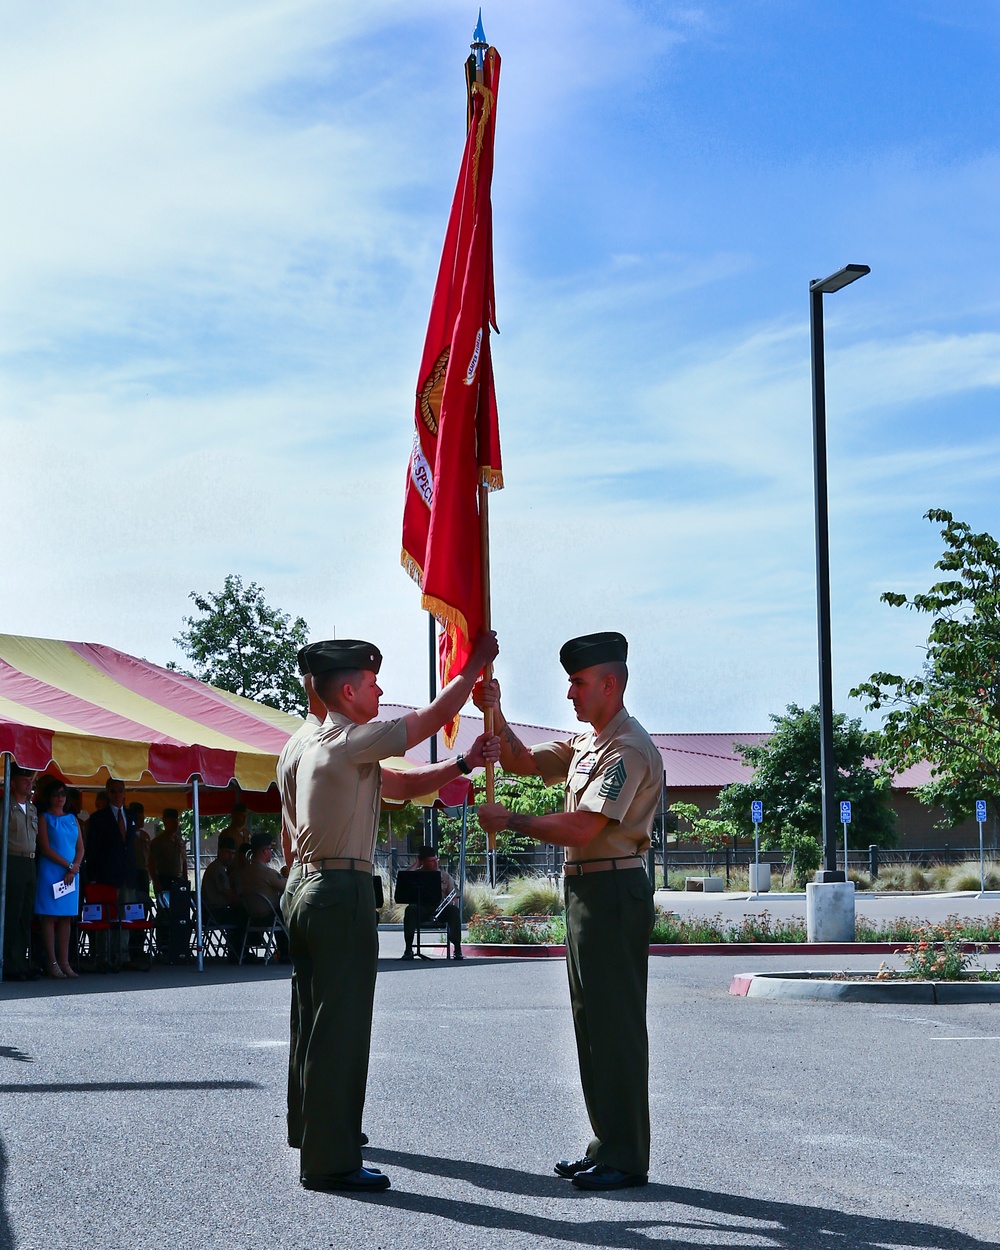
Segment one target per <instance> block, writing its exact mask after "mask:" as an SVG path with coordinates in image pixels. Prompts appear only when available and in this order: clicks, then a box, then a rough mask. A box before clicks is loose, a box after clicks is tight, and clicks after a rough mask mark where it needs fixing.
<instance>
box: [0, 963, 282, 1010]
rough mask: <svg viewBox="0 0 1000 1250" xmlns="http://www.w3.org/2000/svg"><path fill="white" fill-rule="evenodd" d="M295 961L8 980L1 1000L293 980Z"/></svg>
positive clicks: (160, 967)
mask: <svg viewBox="0 0 1000 1250" xmlns="http://www.w3.org/2000/svg"><path fill="white" fill-rule="evenodd" d="M291 976H292V965H291V964H277V965H274V964H268V965H267V967H264V966H263V965H261V964H244V965H243V966H242V967H241V966H240V965H239V964H227V963H221V964H208V965H206V967H205V971H204V972H199V971H198V969H197V968H196V967H194V966H193V965H190V964H179V965H174V966H172V967H170V966H158V965H154V966H153V968H152V969H151V970H150V971H149V972H118V973H108V972H87V973H84V974H82V975H81V976H80V977H79V979H78V980H76V981H50V980H42V981H29V982H26V983H25V982H21V981H4V982H3V984H2V985H0V1002H9V1003H15V1002H18V1001H19V1000H20V1001H28V1000H29V999H33V998H72V997H75V996H77V995H80V994H131V993H134V992H136V991H138V990H179V989H185V988H187V987H194V988H197V987H200V986H204V985H239V984H242V983H244V982H246V983H250V982H263V981H290V980H291Z"/></svg>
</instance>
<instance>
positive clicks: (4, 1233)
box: [0, 1141, 15, 1250]
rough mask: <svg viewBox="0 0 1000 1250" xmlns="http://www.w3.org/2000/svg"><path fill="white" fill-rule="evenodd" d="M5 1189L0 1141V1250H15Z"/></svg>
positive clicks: (5, 1155)
mask: <svg viewBox="0 0 1000 1250" xmlns="http://www.w3.org/2000/svg"><path fill="white" fill-rule="evenodd" d="M6 1187H7V1151H6V1150H4V1146H3V1141H0V1250H15V1242H14V1231H13V1229H12V1228H11V1226H10V1220H9V1219H8V1217H7V1200H6V1197H5V1195H4V1191H5V1189H6Z"/></svg>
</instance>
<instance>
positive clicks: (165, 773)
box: [0, 634, 472, 815]
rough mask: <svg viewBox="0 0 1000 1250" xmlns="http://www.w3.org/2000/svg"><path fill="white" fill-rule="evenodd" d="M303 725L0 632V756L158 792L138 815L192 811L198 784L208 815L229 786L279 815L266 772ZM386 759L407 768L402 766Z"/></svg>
mask: <svg viewBox="0 0 1000 1250" xmlns="http://www.w3.org/2000/svg"><path fill="white" fill-rule="evenodd" d="M398 710H401V709H397V711H398ZM301 724H302V721H301V719H300V718H299V717H298V716H291V715H289V714H288V713H287V712H279V711H278V710H277V709H276V708H272V707H267V706H266V705H265V704H263V703H255V702H254V701H253V700H252V699H245V698H243V697H242V696H241V695H238V694H230V693H229V691H228V690H219V689H218V688H217V687H215V686H209V685H206V684H205V683H204V682H201V681H196V680H195V679H194V678H193V677H185V676H184V675H183V674H182V673H176V672H174V671H173V670H171V669H169V668H161V667H160V666H159V665H158V664H150V662H149V661H148V660H140V659H137V658H136V657H135V656H134V655H126V654H125V652H124V651H118V650H116V649H115V648H114V647H106V646H103V645H101V644H99V643H92V642H58V641H56V640H55V639H53V638H25V637H21V636H19V635H15V634H0V754H2V753H3V752H9V753H10V755H11V756H12V758H13V759H14V760H15V761H16V763H18V764H20V765H21V767H22V768H31V769H34V770H36V771H39V772H44V771H47V772H50V773H58V774H59V775H60V776H62V777H63V778H64V779H65V780H66V781H68V782H70V783H71V784H72V785H77V786H88V785H89V786H92V787H100V786H103V784H104V782H105V781H106V780H107V779H108V777H110V776H113V777H118V778H120V779H121V780H122V781H126V782H130V783H132V784H131V786H130V792H131V793H132V794H133V795H135V797H140V796H139V795H136V794H135V792H137V791H142V790H144V789H146V788H149V789H150V790H155V791H156V793H155V797H154V795H153V794H150V795H148V796H145V795H144V796H141V797H143V800H144V802H145V804H146V809H147V815H154V814H158V813H159V812H160V811H162V809H163V807H164V806H166V807H184V806H190V800H189V796H188V793H187V788H188V786H189V785H190V782H191V780H192V778H193V777H195V776H198V777H199V778H200V779H201V785H202V787H207V788H208V789H207V790H206V789H204V788H203V789H202V796H201V808H202V811H203V812H204V813H206V814H210V813H212V812H228V811H229V810H230V808H231V806H232V802H233V799H234V797H235V796H234V794H233V792H232V790H229V791H227V793H225V794H219V793H218V791H219V790H221V789H223V788H226V787H233V786H239V787H240V790H242V791H243V792H244V794H243V798H244V799H245V800H246V802H247V804H248V806H249V807H250V808H251V810H254V811H278V810H279V803H278V795H277V787H276V786H275V785H274V779H275V765H276V764H277V761H278V755H279V754H280V752H281V748H282V747H283V746H284V745H285V743H286V742H287V741H288V738H289V737H290V736H291V735H292V734H293V733H294V732H295V731H296V729H298V728H299V726H300V725H301ZM385 763H386V764H388V765H389V766H390V767H392V768H396V769H400V768H402V769H406V768H412V767H413V764H412V763H411V762H410V761H409V760H404V759H391V760H386V761H385ZM269 787H270V793H269V794H265V792H266V791H268V789H269ZM213 789H214V790H215V791H216V793H215V794H212V793H211V791H212V790H213ZM471 790H472V787H471V786H470V785H469V783H468V782H467V781H466V780H465V779H464V778H462V779H458V780H456V781H453V782H451V783H450V784H449V785H448V786H445V787H444V789H443V790H442V791H441V794H440V796H439V795H437V794H429V795H426V796H424V797H422V798H418V799H415V800H414V802H416V803H418V804H425V805H427V804H430V803H433V802H434V801H435V800H436V799H438V798H439V797H440V799H441V801H443V802H445V803H452V804H460V803H462V802H463V801H467V800H468V799H469V798H470V797H471ZM85 805H86V806H88V807H89V806H90V802H89V799H88V798H87V797H86V796H85ZM389 805H390V806H395V805H394V804H389Z"/></svg>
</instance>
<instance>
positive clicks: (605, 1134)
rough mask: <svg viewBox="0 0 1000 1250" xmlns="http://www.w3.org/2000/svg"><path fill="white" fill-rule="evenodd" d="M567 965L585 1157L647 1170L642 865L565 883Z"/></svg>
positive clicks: (648, 909) (649, 898) (647, 903)
mask: <svg viewBox="0 0 1000 1250" xmlns="http://www.w3.org/2000/svg"><path fill="white" fill-rule="evenodd" d="M565 895H566V968H567V971H568V973H569V993H570V1001H571V1003H572V1007H573V1025H574V1028H575V1030H576V1047H577V1054H578V1056H579V1060H580V1077H581V1079H582V1082H583V1095H584V1098H585V1099H586V1102H587V1113H588V1115H589V1116H590V1123H591V1127H592V1128H593V1130H594V1139H593V1141H591V1143H590V1145H589V1146H588V1147H587V1156H588V1157H589V1158H591V1159H593V1160H594V1162H595V1163H603V1164H606V1165H607V1166H608V1167H612V1168H618V1169H619V1170H620V1171H622V1172H633V1173H640V1174H642V1175H645V1174H646V1173H647V1172H648V1171H649V1039H648V1035H647V1032H646V980H647V973H648V966H649V935H650V932H651V930H652V927H653V892H652V887H651V886H650V883H649V877H648V876H647V875H646V873H645V871H644V869H642V868H626V869H624V870H622V871H611V872H593V873H587V874H585V875H584V876H576V877H574V876H567V877H566V878H565Z"/></svg>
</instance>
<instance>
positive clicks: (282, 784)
mask: <svg viewBox="0 0 1000 1250" xmlns="http://www.w3.org/2000/svg"><path fill="white" fill-rule="evenodd" d="M322 726H323V722H322V721H321V720H320V718H319V717H318V716H314V715H313V713H312V712H310V713H309V715H308V716H307V717H306V722H305V724H304V725H303V726H302V727H301V728H300V729H296V731H295V733H293V734H292V736H291V737H290V738H289V739H288V741H287V742H286V743H285V745H284V746H283V747H282V748H281V754H280V755H279V756H278V766H277V768H276V769H275V772H276V774H277V777H278V793H279V794H280V795H281V819H282V821H283V822H284V825H285V828H286V829H287V830H288V834H289V837H290V838H291V840H292V856H293V858H298V852H297V850H296V847H295V772H296V769H297V768H298V765H299V760H300V759H301V758H302V752H303V751H304V750H305V747H306V744H307V743H308V742H311V741H312V740H313V738H314V737H315V736H316V734H317V733H318V732H319V730H320V729H321V728H322Z"/></svg>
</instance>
